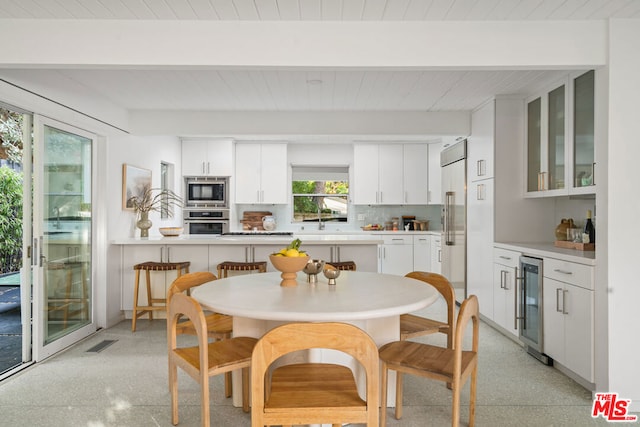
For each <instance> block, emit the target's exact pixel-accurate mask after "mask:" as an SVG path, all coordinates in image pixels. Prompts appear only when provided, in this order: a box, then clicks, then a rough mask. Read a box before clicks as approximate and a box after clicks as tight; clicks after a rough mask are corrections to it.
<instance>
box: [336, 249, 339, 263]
mask: <svg viewBox="0 0 640 427" xmlns="http://www.w3.org/2000/svg"><path fill="white" fill-rule="evenodd" d="M336 253H337V254H338V262H340V246H338V247H336Z"/></svg>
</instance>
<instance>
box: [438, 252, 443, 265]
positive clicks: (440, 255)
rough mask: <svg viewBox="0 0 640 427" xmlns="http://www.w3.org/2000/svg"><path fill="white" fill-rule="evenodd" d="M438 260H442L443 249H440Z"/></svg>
mask: <svg viewBox="0 0 640 427" xmlns="http://www.w3.org/2000/svg"><path fill="white" fill-rule="evenodd" d="M438 262H442V249H438Z"/></svg>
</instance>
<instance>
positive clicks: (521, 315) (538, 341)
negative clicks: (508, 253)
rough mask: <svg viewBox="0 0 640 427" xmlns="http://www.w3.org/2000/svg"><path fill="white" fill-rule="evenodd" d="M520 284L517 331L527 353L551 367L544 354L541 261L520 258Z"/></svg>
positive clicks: (550, 362)
mask: <svg viewBox="0 0 640 427" xmlns="http://www.w3.org/2000/svg"><path fill="white" fill-rule="evenodd" d="M520 274H521V276H520V277H518V281H519V283H520V286H519V289H518V293H519V295H520V298H519V303H518V307H517V309H518V317H517V318H518V320H519V325H518V331H519V336H520V341H522V342H523V343H524V344H525V346H526V348H527V352H528V353H529V354H531V355H532V356H534V357H535V358H537V359H538V360H540V361H541V362H543V363H545V364H547V365H551V364H552V363H553V361H552V359H551V358H550V357H549V356H547V355H546V354H544V345H543V342H544V341H543V335H542V332H543V328H542V326H543V322H544V318H543V316H542V313H543V312H542V307H543V306H542V298H543V296H544V295H543V294H542V259H540V258H533V257H529V256H521V257H520Z"/></svg>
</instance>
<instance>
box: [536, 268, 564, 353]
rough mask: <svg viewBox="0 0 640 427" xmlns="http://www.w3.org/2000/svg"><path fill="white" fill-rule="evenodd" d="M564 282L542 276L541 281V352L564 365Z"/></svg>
mask: <svg viewBox="0 0 640 427" xmlns="http://www.w3.org/2000/svg"><path fill="white" fill-rule="evenodd" d="M564 287H565V284H564V283H562V282H559V281H558V280H555V279H550V278H548V277H544V278H543V281H542V294H543V295H544V298H543V303H542V304H543V311H542V313H543V320H542V324H543V337H544V343H543V344H544V345H543V352H544V353H545V354H548V355H549V356H551V357H552V358H553V359H555V360H557V361H558V362H559V363H561V364H563V365H565V366H567V365H566V357H565V351H564V349H565V343H564V340H565V333H564V328H565V327H564V322H565V321H564V314H563V313H562V298H563V291H564Z"/></svg>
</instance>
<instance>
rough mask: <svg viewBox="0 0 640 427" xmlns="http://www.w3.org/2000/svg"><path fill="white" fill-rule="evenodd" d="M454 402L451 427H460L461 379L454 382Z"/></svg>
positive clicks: (452, 404)
mask: <svg viewBox="0 0 640 427" xmlns="http://www.w3.org/2000/svg"><path fill="white" fill-rule="evenodd" d="M452 391H453V399H452V400H453V402H452V403H451V427H458V426H459V425H460V379H459V378H458V379H457V380H455V379H454V380H453V389H452Z"/></svg>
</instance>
